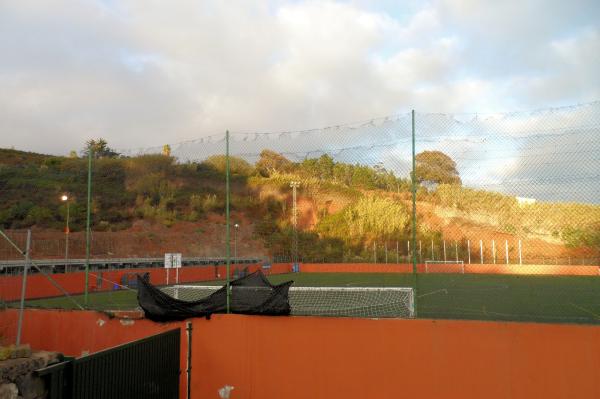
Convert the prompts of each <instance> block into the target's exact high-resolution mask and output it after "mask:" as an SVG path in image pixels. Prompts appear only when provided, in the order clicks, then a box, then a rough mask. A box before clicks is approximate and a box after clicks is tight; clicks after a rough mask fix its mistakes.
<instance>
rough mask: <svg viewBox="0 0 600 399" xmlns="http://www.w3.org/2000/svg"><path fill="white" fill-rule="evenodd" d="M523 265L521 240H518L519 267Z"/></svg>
mask: <svg viewBox="0 0 600 399" xmlns="http://www.w3.org/2000/svg"><path fill="white" fill-rule="evenodd" d="M522 264H523V248H522V246H521V240H519V265H522Z"/></svg>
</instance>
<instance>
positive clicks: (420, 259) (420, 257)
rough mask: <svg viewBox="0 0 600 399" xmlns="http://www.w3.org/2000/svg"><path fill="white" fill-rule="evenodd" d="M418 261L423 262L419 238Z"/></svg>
mask: <svg viewBox="0 0 600 399" xmlns="http://www.w3.org/2000/svg"><path fill="white" fill-rule="evenodd" d="M419 261H420V262H423V247H422V246H421V240H419Z"/></svg>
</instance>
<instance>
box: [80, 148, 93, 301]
mask: <svg viewBox="0 0 600 399" xmlns="http://www.w3.org/2000/svg"><path fill="white" fill-rule="evenodd" d="M93 152H94V149H93V148H92V146H90V147H89V148H88V184H87V218H86V223H85V287H84V290H83V302H84V303H85V305H86V306H87V304H88V284H89V278H90V276H89V275H90V238H91V231H90V221H91V216H92V156H93Z"/></svg>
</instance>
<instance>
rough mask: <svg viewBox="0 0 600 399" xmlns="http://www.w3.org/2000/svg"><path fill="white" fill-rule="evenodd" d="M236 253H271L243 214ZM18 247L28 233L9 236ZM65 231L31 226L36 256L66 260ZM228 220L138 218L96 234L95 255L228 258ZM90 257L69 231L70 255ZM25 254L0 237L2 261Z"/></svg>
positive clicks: (237, 217) (234, 235)
mask: <svg viewBox="0 0 600 399" xmlns="http://www.w3.org/2000/svg"><path fill="white" fill-rule="evenodd" d="M231 220H232V224H235V223H237V224H238V225H239V227H238V228H235V227H233V226H232V229H231V255H232V256H233V255H234V252H237V256H240V257H241V256H263V255H266V254H267V251H266V249H265V248H264V246H263V244H262V242H261V241H259V240H256V239H254V237H253V231H254V225H253V224H252V223H251V222H250V221H249V220H248V219H247V218H246V217H244V215H242V214H238V213H233V214H232V217H231ZM8 235H9V236H10V237H11V238H12V239H13V240H14V241H15V242H16V244H17V245H18V246H20V247H21V248H25V240H26V233H25V232H24V231H11V232H9V234H8ZM65 244H66V240H65V234H64V232H59V231H52V230H41V229H35V228H34V229H32V252H31V254H32V257H34V258H38V259H41V258H63V257H64V256H65ZM225 248H226V246H225V218H224V217H223V216H220V215H212V214H211V215H209V217H208V218H207V219H206V220H204V221H202V222H194V223H192V222H178V223H176V224H174V225H173V226H171V227H165V226H163V225H161V224H156V223H150V222H148V221H144V220H139V221H136V222H135V223H134V224H133V226H132V227H130V228H129V229H127V230H123V231H118V232H92V245H91V253H92V256H93V257H107V258H118V257H162V256H164V254H165V253H166V252H181V253H182V254H183V255H184V256H215V257H219V256H225ZM83 257H85V233H84V232H74V233H71V234H70V235H69V258H72V259H74V258H83ZM20 258H21V256H20V255H19V254H18V253H17V251H16V250H14V249H13V248H12V247H11V246H10V244H8V243H7V242H6V241H5V240H0V259H20Z"/></svg>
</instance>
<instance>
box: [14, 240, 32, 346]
mask: <svg viewBox="0 0 600 399" xmlns="http://www.w3.org/2000/svg"><path fill="white" fill-rule="evenodd" d="M30 251H31V230H27V244H25V267H24V268H23V281H21V304H20V306H19V322H18V324H17V345H21V331H22V327H23V312H24V310H25V291H26V290H27V270H28V269H29V260H30V259H31V255H30Z"/></svg>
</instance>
